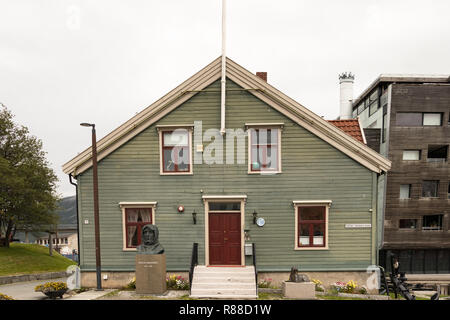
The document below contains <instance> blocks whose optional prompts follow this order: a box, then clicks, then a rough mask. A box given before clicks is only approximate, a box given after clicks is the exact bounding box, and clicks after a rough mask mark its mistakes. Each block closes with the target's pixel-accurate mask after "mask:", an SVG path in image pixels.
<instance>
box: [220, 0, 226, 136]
mask: <svg viewBox="0 0 450 320" xmlns="http://www.w3.org/2000/svg"><path fill="white" fill-rule="evenodd" d="M225 11H226V0H222V79H221V81H220V82H221V98H220V134H221V135H222V136H223V135H224V134H225V90H226V59H227V58H226V55H225V36H226V33H225Z"/></svg>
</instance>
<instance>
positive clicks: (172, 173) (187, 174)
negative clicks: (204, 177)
mask: <svg viewBox="0 0 450 320" xmlns="http://www.w3.org/2000/svg"><path fill="white" fill-rule="evenodd" d="M159 175H160V176H189V175H191V176H192V175H194V173H193V172H160V173H159Z"/></svg>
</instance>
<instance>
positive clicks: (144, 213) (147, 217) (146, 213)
mask: <svg viewBox="0 0 450 320" xmlns="http://www.w3.org/2000/svg"><path fill="white" fill-rule="evenodd" d="M138 210H139V213H140V214H141V218H142V222H147V223H150V222H151V221H152V215H151V213H152V209H149V208H146V209H138Z"/></svg>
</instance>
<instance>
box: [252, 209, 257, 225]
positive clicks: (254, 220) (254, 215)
mask: <svg viewBox="0 0 450 320" xmlns="http://www.w3.org/2000/svg"><path fill="white" fill-rule="evenodd" d="M257 215H258V213H257V212H256V210H253V224H256V217H257Z"/></svg>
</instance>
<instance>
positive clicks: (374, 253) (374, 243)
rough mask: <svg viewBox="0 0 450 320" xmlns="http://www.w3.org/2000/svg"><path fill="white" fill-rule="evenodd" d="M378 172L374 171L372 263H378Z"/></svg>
mask: <svg viewBox="0 0 450 320" xmlns="http://www.w3.org/2000/svg"><path fill="white" fill-rule="evenodd" d="M377 182H378V174H377V173H375V172H372V221H371V223H372V237H371V238H372V243H371V245H372V250H371V251H372V257H371V263H372V265H378V244H377V242H378V241H377V230H378V228H377V227H378V224H377V215H378V207H377V201H378V196H377V195H378V183H377Z"/></svg>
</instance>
